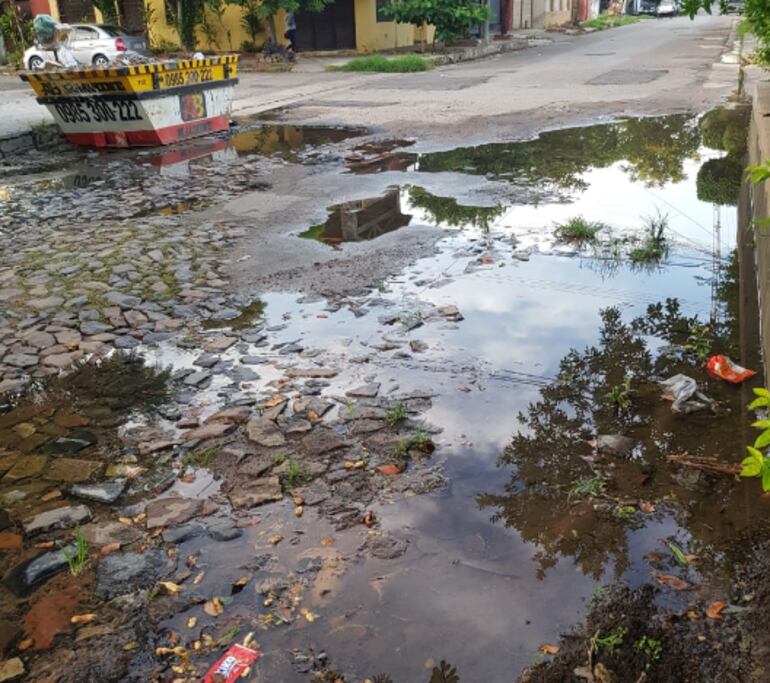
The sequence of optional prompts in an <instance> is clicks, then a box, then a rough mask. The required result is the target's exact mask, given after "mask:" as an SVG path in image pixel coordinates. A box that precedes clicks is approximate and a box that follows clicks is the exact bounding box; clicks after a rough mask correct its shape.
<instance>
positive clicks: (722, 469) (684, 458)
mask: <svg viewBox="0 0 770 683" xmlns="http://www.w3.org/2000/svg"><path fill="white" fill-rule="evenodd" d="M666 460H667V461H668V462H672V463H675V464H677V465H684V466H685V467H692V468H694V469H697V470H704V471H705V472H711V473H714V474H732V475H734V476H738V474H740V471H741V465H740V463H729V462H723V461H722V460H719V459H718V458H715V457H713V456H706V455H690V454H689V453H672V454H671V455H667V456H666Z"/></svg>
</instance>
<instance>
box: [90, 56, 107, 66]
mask: <svg viewBox="0 0 770 683" xmlns="http://www.w3.org/2000/svg"><path fill="white" fill-rule="evenodd" d="M91 62H92V64H93V65H94V66H98V67H103V66H107V65H108V64H109V63H110V60H109V59H107V57H105V56H104V55H94V58H93V59H92V60H91Z"/></svg>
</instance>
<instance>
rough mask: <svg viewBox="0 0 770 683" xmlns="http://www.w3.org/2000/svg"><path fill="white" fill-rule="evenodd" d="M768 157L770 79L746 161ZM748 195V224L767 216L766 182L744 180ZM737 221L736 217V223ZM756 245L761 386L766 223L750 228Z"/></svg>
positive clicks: (766, 335)
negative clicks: (756, 183) (755, 182)
mask: <svg viewBox="0 0 770 683" xmlns="http://www.w3.org/2000/svg"><path fill="white" fill-rule="evenodd" d="M768 160H770V83H758V84H757V87H756V90H755V93H754V110H753V115H752V117H751V128H750V131H749V163H750V164H760V163H763V162H765V161H768ZM747 188H748V196H747V197H745V198H744V197H742V199H743V202H742V206H739V217H741V218H743V224H744V225H746V226H748V225H749V223H750V221H751V220H755V221H761V220H764V219H767V218H768V217H770V182H764V183H761V184H758V185H755V184H752V183H747ZM741 213H742V214H743V215H741ZM740 224H741V222H740V221H739V225H740ZM752 232H753V235H754V240H755V244H756V248H755V251H754V254H755V258H756V265H757V287H758V289H759V324H760V334H761V339H762V355H763V357H764V359H765V386H770V376H768V375H769V374H770V362H768V359H770V227H764V228H762V227H760V228H757V229H755V230H753V231H752Z"/></svg>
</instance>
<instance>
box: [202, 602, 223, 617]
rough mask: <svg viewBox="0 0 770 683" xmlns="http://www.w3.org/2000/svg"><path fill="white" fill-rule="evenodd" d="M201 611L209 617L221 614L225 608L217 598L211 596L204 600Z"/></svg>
mask: <svg viewBox="0 0 770 683" xmlns="http://www.w3.org/2000/svg"><path fill="white" fill-rule="evenodd" d="M203 611H204V612H205V613H206V614H208V615H209V616H210V617H216V616H218V615H220V614H222V612H224V611H225V608H224V606H223V605H222V601H221V600H220V599H219V598H211V600H206V602H205V603H204V605H203Z"/></svg>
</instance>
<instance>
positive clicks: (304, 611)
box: [299, 607, 318, 624]
mask: <svg viewBox="0 0 770 683" xmlns="http://www.w3.org/2000/svg"><path fill="white" fill-rule="evenodd" d="M299 613H300V614H301V615H302V616H303V617H305V619H307V621H308V623H309V624H312V623H313V622H314V621H315V620H316V619H318V615H317V614H313V613H312V612H311V611H310V610H309V609H307V608H306V607H303V608H302V609H301V610H300V611H299Z"/></svg>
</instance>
